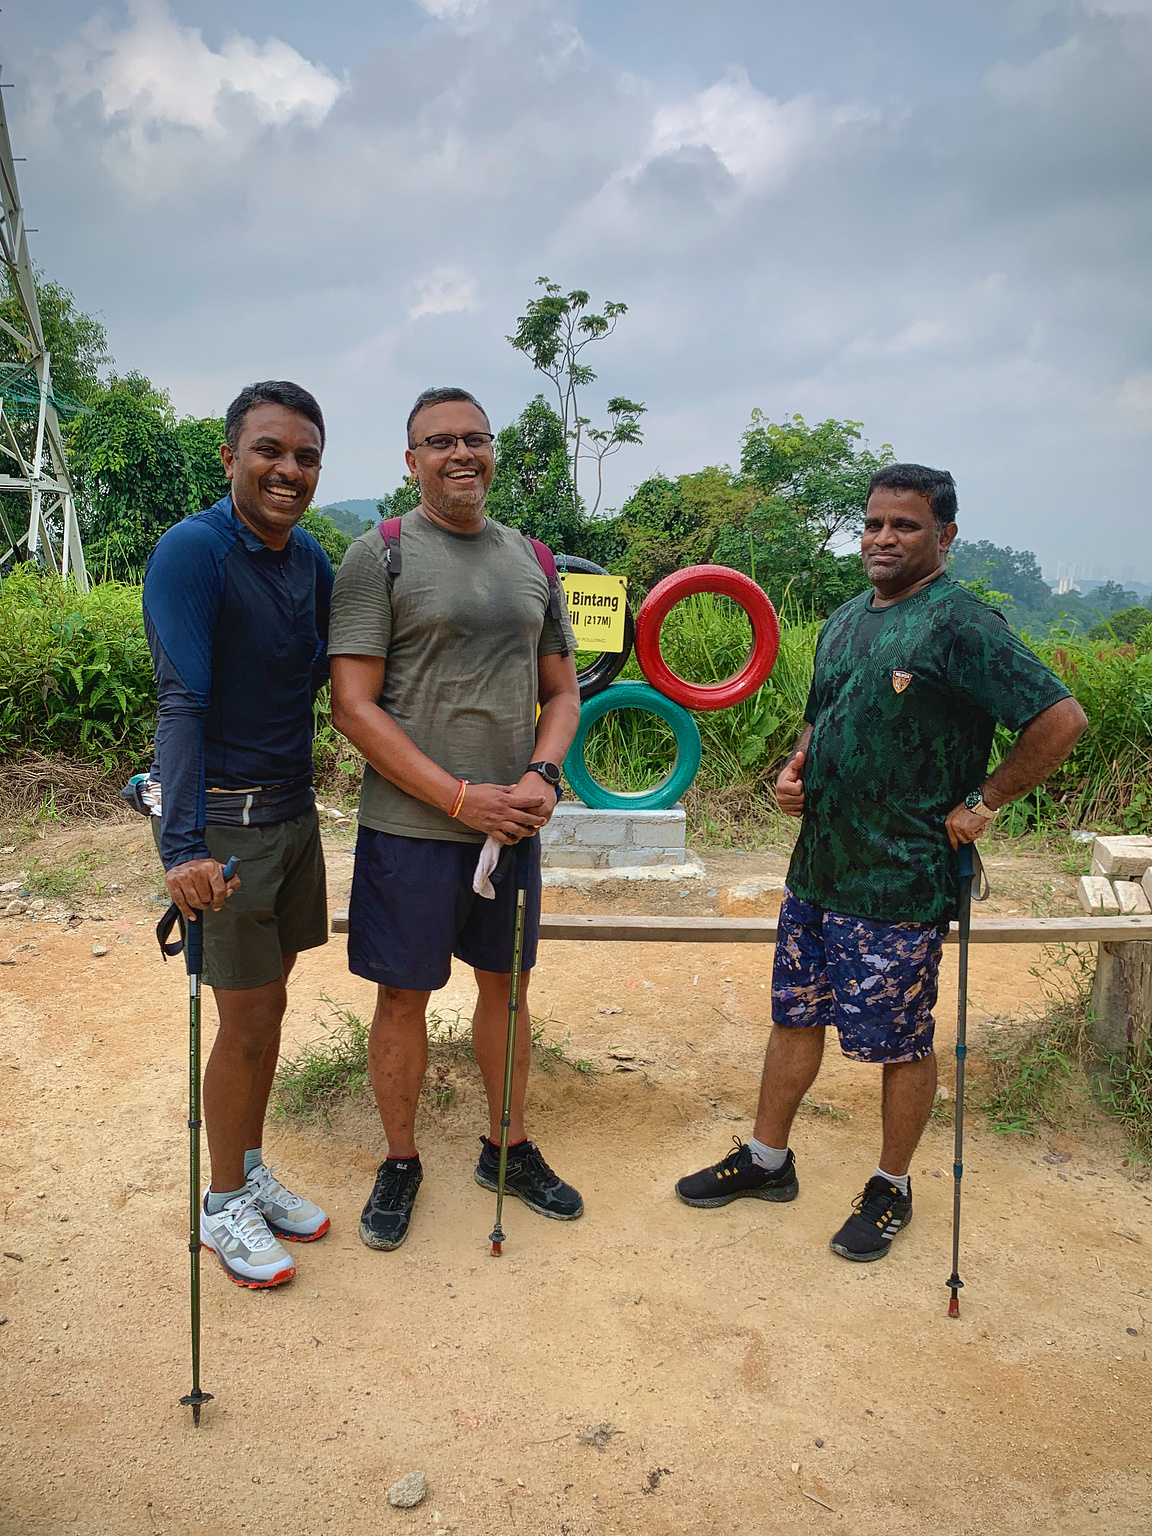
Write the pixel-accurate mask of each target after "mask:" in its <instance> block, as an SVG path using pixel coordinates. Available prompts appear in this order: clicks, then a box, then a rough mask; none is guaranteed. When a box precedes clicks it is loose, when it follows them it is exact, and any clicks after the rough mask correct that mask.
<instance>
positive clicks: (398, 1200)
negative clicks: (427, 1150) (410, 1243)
mask: <svg viewBox="0 0 1152 1536" xmlns="http://www.w3.org/2000/svg"><path fill="white" fill-rule="evenodd" d="M423 1177H424V1170H423V1168H421V1166H420V1159H419V1157H407V1158H405V1159H404V1160H403V1161H400V1160H396V1161H388V1162H383V1163H381V1164H380V1166H379V1168H377V1170H376V1185H375V1188H374V1189H373V1191H372V1193H371V1194H370V1195H369V1196H368V1204H367V1205H366V1206H365V1207H364V1210H363V1213H362V1214H361V1217H360V1241H361V1242H362V1243H363V1244H364V1246H365V1247H366V1248H379V1249H381V1250H382V1251H383V1252H385V1253H387V1252H388V1251H389V1250H390V1249H392V1248H399V1246H400V1244H401V1243H402V1242H403V1241H404V1239H405V1238H406V1237H407V1236H408V1223H409V1222H410V1221H411V1220H412V1207H413V1206H414V1205H415V1204H416V1191H417V1190H418V1189H419V1188H420V1181H421V1180H422V1179H423Z"/></svg>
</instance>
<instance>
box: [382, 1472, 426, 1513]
mask: <svg viewBox="0 0 1152 1536" xmlns="http://www.w3.org/2000/svg"><path fill="white" fill-rule="evenodd" d="M427 1492H428V1484H427V1483H426V1482H425V1480H424V1474H423V1472H405V1474H404V1476H403V1477H402V1478H401V1479H400V1481H399V1482H398V1483H393V1484H392V1486H391V1488H389V1490H388V1502H389V1504H391V1505H392V1507H393V1509H414V1508H415V1507H416V1505H417V1504H419V1502H420V1500H421V1499H422V1498H423V1497H424V1495H425V1494H426V1493H427Z"/></svg>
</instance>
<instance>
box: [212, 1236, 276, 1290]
mask: <svg viewBox="0 0 1152 1536" xmlns="http://www.w3.org/2000/svg"><path fill="white" fill-rule="evenodd" d="M200 1246H201V1248H207V1250H208V1252H209V1253H214V1254H215V1255H216V1257H217V1259H219V1261H220V1268H221V1269H222V1270H223V1271H224V1273H225V1274H226V1275H227V1276H228V1278H229V1280H231V1282H232V1284H233V1285H240V1286H243V1288H244V1289H245V1290H246V1291H270V1290H272V1289H273V1288H274V1287H275V1286H277V1285H287V1284H288V1282H289V1280H294V1279H295V1278H296V1266H295V1264H293V1265H291V1266H290V1267H289V1268H288V1269H280V1270H277V1272H276V1273H275V1274H274V1275H273V1276H272V1278H271V1279H270V1280H250V1279H249V1278H248V1277H247V1276H246V1275H239V1274H237V1273H236V1271H235V1270H234V1269H232V1268H231V1267H230V1266H229V1264H228V1261H227V1260H226V1259H225V1257H224V1255H223V1254H222V1253H221V1252H220V1250H219V1249H218V1248H213V1246H212V1244H211V1243H209V1242H206V1241H205V1240H204V1238H201V1239H200Z"/></svg>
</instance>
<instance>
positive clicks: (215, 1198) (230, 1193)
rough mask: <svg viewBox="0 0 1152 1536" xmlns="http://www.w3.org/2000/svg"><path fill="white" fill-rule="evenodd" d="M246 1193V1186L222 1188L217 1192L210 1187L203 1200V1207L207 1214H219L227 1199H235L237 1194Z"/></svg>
mask: <svg viewBox="0 0 1152 1536" xmlns="http://www.w3.org/2000/svg"><path fill="white" fill-rule="evenodd" d="M247 1193H248V1191H247V1188H244V1189H222V1190H220V1191H219V1192H217V1191H216V1190H214V1189H210V1190H209V1191H208V1198H207V1200H206V1201H205V1202H204V1209H205V1210H206V1211H207V1212H208V1214H209V1216H219V1214H220V1212H221V1211H222V1210H223V1209H224V1207H225V1206H226V1205H227V1203H228V1201H229V1200H235V1198H236V1196H237V1195H246V1194H247Z"/></svg>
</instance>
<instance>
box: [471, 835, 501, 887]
mask: <svg viewBox="0 0 1152 1536" xmlns="http://www.w3.org/2000/svg"><path fill="white" fill-rule="evenodd" d="M502 847H503V844H501V843H498V842H497V841H496V839H495V838H494V837H489V838H488V839H487V840H486V842H485V844H484V846H483V848H481V850H480V857H479V858H478V859H477V861H476V873H475V874H474V875H473V876H472V889H473V890H474V891H475V892H476V894H477V896H486V897H487V898H488V900H489V901H495V900H496V889H495V887H494V886H493V884H492V881H491V879H490V876H491V874H492V871H493V870H494V869H495V868H496V863H497V860H498V859H499V857H500V852H501V849H502Z"/></svg>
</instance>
